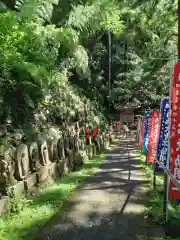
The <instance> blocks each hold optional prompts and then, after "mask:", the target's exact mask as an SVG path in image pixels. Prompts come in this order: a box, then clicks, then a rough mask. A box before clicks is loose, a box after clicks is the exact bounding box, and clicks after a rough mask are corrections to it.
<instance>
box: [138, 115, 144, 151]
mask: <svg viewBox="0 0 180 240" xmlns="http://www.w3.org/2000/svg"><path fill="white" fill-rule="evenodd" d="M144 123H145V121H144V117H143V119H142V126H141V130H140V135H139V148H140V149H142V145H143V140H144Z"/></svg>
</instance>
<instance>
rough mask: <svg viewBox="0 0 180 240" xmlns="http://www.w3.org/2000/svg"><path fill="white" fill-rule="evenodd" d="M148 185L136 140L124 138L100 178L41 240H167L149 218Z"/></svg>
mask: <svg viewBox="0 0 180 240" xmlns="http://www.w3.org/2000/svg"><path fill="white" fill-rule="evenodd" d="M147 184H148V180H147V179H146V177H145V173H144V171H143V170H142V169H141V167H140V165H139V160H138V158H137V151H136V144H135V140H134V138H133V137H129V138H127V139H121V140H119V141H118V143H116V146H115V147H114V150H113V151H112V152H111V153H109V154H108V157H107V160H106V161H104V162H103V164H102V167H101V169H100V171H99V172H98V174H97V175H96V176H93V177H90V178H88V179H87V181H86V183H85V184H84V186H83V187H81V188H80V189H79V190H77V192H76V194H75V195H74V196H73V199H72V200H71V201H70V202H69V203H68V204H67V206H66V207H65V209H64V211H63V212H61V213H60V214H59V215H57V216H56V217H55V218H54V219H53V220H52V221H51V223H49V224H48V225H47V226H46V227H45V228H44V229H43V230H42V232H41V233H40V236H38V238H37V239H39V240H150V239H154V240H155V239H156V240H160V239H163V235H164V232H163V231H162V229H161V228H158V227H154V226H152V225H151V226H149V227H148V224H147V220H146V219H145V210H146V207H145V204H146V202H147V201H146V200H147V191H148V188H147Z"/></svg>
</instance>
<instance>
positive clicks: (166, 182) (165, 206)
mask: <svg viewBox="0 0 180 240" xmlns="http://www.w3.org/2000/svg"><path fill="white" fill-rule="evenodd" d="M174 64H175V59H174V61H173V66H172V67H171V70H170V86H169V116H168V119H169V130H168V156H167V162H166V168H167V169H168V170H169V167H170V159H171V133H170V131H171V102H172V82H173V81H172V79H173V67H174ZM169 181H170V179H169V175H168V174H167V173H166V172H164V204H163V214H164V221H165V222H166V223H167V222H168V194H169Z"/></svg>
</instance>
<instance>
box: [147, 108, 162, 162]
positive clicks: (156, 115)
mask: <svg viewBox="0 0 180 240" xmlns="http://www.w3.org/2000/svg"><path fill="white" fill-rule="evenodd" d="M160 117H161V115H160V110H153V111H152V115H151V123H150V133H149V149H148V162H149V163H155V161H156V158H157V147H158V140H159V132H160V120H161V119H160Z"/></svg>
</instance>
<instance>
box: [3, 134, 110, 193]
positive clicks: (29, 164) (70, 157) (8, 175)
mask: <svg viewBox="0 0 180 240" xmlns="http://www.w3.org/2000/svg"><path fill="white" fill-rule="evenodd" d="M107 142H108V134H107V135H101V134H99V135H98V136H97V138H96V141H95V142H94V143H92V142H91V141H88V143H87V141H86V139H85V138H80V137H79V134H73V135H66V136H65V135H64V136H63V137H62V138H59V139H49V140H47V141H45V140H41V141H39V142H32V143H30V144H21V145H19V146H18V147H17V148H16V149H13V148H10V149H8V150H6V151H5V152H4V153H3V154H1V155H0V193H2V194H7V193H9V194H22V193H23V192H24V191H28V190H30V189H31V188H33V187H35V186H36V185H39V184H43V183H47V182H49V180H50V179H51V180H52V179H54V180H55V179H56V178H59V177H60V176H62V175H64V174H66V173H67V172H69V171H71V170H73V169H74V168H75V167H76V166H77V165H79V164H82V163H83V155H84V154H87V155H88V156H89V157H91V156H92V155H93V154H96V152H97V151H98V152H100V151H101V150H103V148H104V147H105V145H107Z"/></svg>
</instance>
